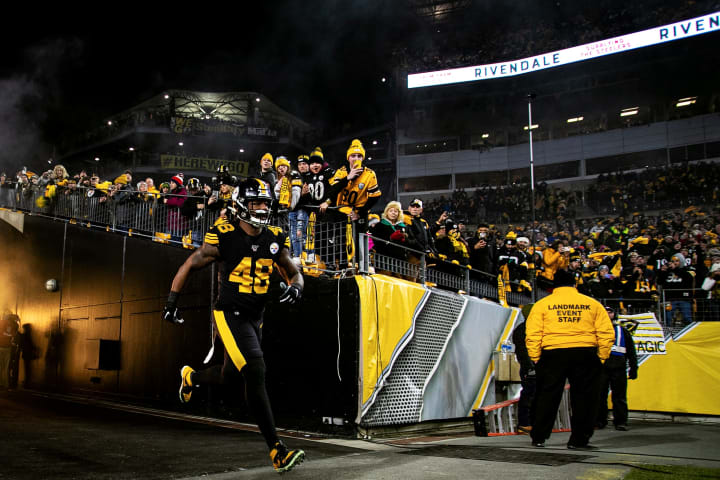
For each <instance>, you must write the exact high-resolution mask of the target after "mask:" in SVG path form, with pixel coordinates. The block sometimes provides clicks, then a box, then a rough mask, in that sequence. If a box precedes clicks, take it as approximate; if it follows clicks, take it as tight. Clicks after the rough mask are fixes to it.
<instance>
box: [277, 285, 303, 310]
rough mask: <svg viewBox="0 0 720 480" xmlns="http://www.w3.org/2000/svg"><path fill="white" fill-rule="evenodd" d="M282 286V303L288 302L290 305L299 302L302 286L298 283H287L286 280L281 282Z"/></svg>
mask: <svg viewBox="0 0 720 480" xmlns="http://www.w3.org/2000/svg"><path fill="white" fill-rule="evenodd" d="M280 288H282V289H283V292H282V293H281V294H280V303H285V302H288V303H289V304H290V305H292V304H293V303H297V301H298V300H300V298H301V297H302V288H300V287H299V286H298V285H296V284H294V283H293V284H291V285H285V282H280Z"/></svg>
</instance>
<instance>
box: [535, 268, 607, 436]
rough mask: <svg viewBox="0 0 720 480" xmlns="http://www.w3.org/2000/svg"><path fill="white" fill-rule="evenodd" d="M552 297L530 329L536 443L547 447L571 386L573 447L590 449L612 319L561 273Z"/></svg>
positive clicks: (538, 310) (540, 308)
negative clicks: (567, 387) (568, 386)
mask: <svg viewBox="0 0 720 480" xmlns="http://www.w3.org/2000/svg"><path fill="white" fill-rule="evenodd" d="M553 282H554V286H555V288H554V289H553V292H552V294H550V295H549V296H547V297H545V298H543V299H542V300H539V301H538V302H537V303H535V305H534V306H533V308H532V310H531V311H530V315H529V317H528V319H527V326H526V339H525V344H526V346H527V350H528V355H529V356H530V359H531V360H532V361H533V362H535V372H536V375H537V377H536V378H537V380H536V381H537V391H536V394H535V402H536V403H535V421H534V424H533V426H532V427H533V428H532V432H531V437H532V444H533V445H534V446H536V447H544V446H545V440H547V439H548V438H550V433H551V432H552V427H553V423H554V422H555V417H556V416H557V411H558V407H559V405H560V400H561V399H562V395H563V389H564V388H565V381H566V380H568V381H569V382H570V392H571V394H570V405H571V409H572V417H571V428H572V433H571V434H570V439H569V440H568V443H567V447H568V448H570V449H575V448H580V449H582V448H588V442H589V441H590V437H592V434H593V430H594V427H595V417H596V412H597V400H598V397H599V386H600V383H599V380H600V370H601V367H602V363H603V362H604V361H605V360H606V359H607V358H608V356H609V355H610V350H611V348H612V346H613V340H614V339H615V332H614V331H613V326H612V322H611V321H610V317H609V316H608V314H607V312H606V311H605V307H603V306H602V304H600V302H598V301H597V300H595V299H593V298H590V297H588V296H586V295H582V294H581V293H578V291H577V290H576V289H575V287H574V285H575V277H574V276H573V275H572V274H571V273H570V272H568V271H567V270H564V269H560V270H557V271H556V272H555V275H554V278H553Z"/></svg>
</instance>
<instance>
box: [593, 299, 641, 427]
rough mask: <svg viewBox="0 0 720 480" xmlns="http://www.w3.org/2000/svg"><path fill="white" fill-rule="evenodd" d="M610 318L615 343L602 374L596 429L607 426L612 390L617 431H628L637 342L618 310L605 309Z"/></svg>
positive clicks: (636, 365)
mask: <svg viewBox="0 0 720 480" xmlns="http://www.w3.org/2000/svg"><path fill="white" fill-rule="evenodd" d="M606 310H607V312H608V316H610V320H612V322H613V329H614V331H615V341H614V342H613V346H612V350H611V351H610V357H609V358H608V359H607V361H606V362H605V363H604V364H603V366H602V371H601V374H600V405H599V408H598V416H597V427H598V428H605V426H606V425H607V414H608V408H607V396H608V389H610V390H611V391H612V405H613V424H614V425H615V430H620V431H623V432H624V431H626V430H627V420H628V404H627V379H628V378H629V379H630V380H635V379H636V378H637V371H638V363H637V353H636V352H635V342H634V341H633V338H632V335H631V334H630V332H629V331H628V329H627V328H625V327H623V326H622V325H620V323H619V322H618V320H617V318H616V316H615V310H613V309H612V308H610V307H606Z"/></svg>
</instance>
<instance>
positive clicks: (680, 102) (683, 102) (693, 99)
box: [675, 97, 697, 108]
mask: <svg viewBox="0 0 720 480" xmlns="http://www.w3.org/2000/svg"><path fill="white" fill-rule="evenodd" d="M696 101H697V97H685V98H681V99H680V100H678V102H677V103H676V104H675V106H676V107H677V108H680V107H687V106H688V105H692V104H693V103H695V102H696Z"/></svg>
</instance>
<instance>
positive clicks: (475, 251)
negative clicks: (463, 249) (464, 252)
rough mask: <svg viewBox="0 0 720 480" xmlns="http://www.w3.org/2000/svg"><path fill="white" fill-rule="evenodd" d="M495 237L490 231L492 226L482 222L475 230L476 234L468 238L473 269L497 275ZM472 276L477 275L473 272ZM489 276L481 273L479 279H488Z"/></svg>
mask: <svg viewBox="0 0 720 480" xmlns="http://www.w3.org/2000/svg"><path fill="white" fill-rule="evenodd" d="M494 245H495V238H494V237H493V235H492V234H491V233H490V227H489V226H488V225H487V224H486V223H480V224H478V226H477V230H475V235H474V236H473V237H470V239H469V240H468V246H469V247H470V265H472V268H473V270H480V271H481V272H486V273H490V274H492V275H495V248H494ZM470 275H471V276H477V274H476V273H475V272H471V274H470ZM488 279H489V277H486V276H485V275H481V276H480V278H477V280H486V281H487V280H488Z"/></svg>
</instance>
